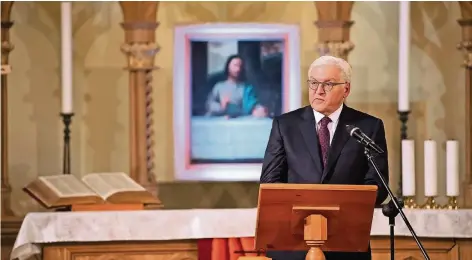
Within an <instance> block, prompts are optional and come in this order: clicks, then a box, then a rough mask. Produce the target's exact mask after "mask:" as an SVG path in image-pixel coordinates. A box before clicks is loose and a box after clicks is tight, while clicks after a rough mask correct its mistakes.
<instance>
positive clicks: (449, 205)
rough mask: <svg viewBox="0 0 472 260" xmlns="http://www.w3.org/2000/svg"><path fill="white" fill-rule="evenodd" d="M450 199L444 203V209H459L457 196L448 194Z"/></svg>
mask: <svg viewBox="0 0 472 260" xmlns="http://www.w3.org/2000/svg"><path fill="white" fill-rule="evenodd" d="M448 198H449V200H448V202H447V204H446V205H444V206H443V207H442V208H443V209H459V204H458V203H457V197H456V196H448Z"/></svg>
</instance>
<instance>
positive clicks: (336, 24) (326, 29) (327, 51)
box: [315, 1, 354, 60]
mask: <svg viewBox="0 0 472 260" xmlns="http://www.w3.org/2000/svg"><path fill="white" fill-rule="evenodd" d="M353 4H354V2H342V1H335V2H315V6H316V9H317V11H318V21H316V22H315V25H316V27H318V43H317V50H318V52H319V54H320V55H332V56H336V57H340V58H343V59H345V60H347V57H348V55H349V52H350V51H351V50H352V49H354V44H353V43H352V42H351V41H350V29H351V26H352V25H353V24H354V21H351V11H352V6H353Z"/></svg>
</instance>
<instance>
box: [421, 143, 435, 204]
mask: <svg viewBox="0 0 472 260" xmlns="http://www.w3.org/2000/svg"><path fill="white" fill-rule="evenodd" d="M437 163H438V162H437V145H436V141H432V140H426V141H425V142H424V194H425V196H427V197H433V196H437V195H438V166H437Z"/></svg>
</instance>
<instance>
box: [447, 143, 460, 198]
mask: <svg viewBox="0 0 472 260" xmlns="http://www.w3.org/2000/svg"><path fill="white" fill-rule="evenodd" d="M446 176H447V177H446V194H447V196H459V143H458V142H457V141H454V140H449V141H447V142H446Z"/></svg>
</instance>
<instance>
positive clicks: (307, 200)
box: [240, 183, 377, 260]
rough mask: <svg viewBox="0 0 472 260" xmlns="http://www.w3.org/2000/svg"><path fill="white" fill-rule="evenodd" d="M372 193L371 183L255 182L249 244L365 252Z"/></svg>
mask: <svg viewBox="0 0 472 260" xmlns="http://www.w3.org/2000/svg"><path fill="white" fill-rule="evenodd" d="M376 195H377V186H375V185H328V184H279V183H274V184H261V185H260V188H259V201H258V208H257V210H258V211H257V225H256V238H255V249H257V250H259V249H262V250H265V251H271V250H292V251H294V250H308V253H307V256H306V260H325V256H324V253H323V251H342V252H367V249H368V246H369V240H370V229H371V226H372V217H373V214H374V207H375V200H376ZM240 259H244V260H249V259H251V257H240ZM255 259H261V258H255ZM265 259H270V258H265Z"/></svg>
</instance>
